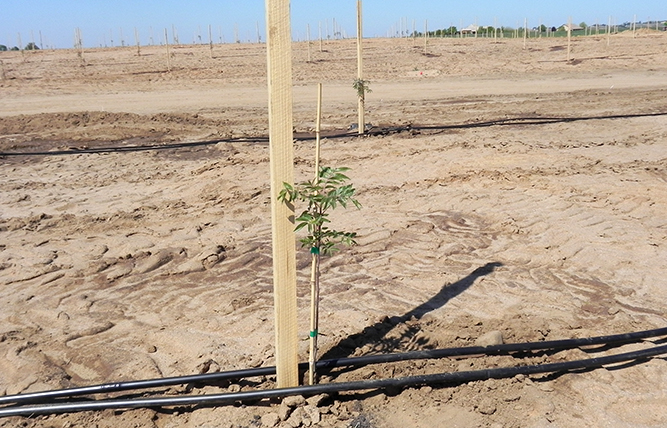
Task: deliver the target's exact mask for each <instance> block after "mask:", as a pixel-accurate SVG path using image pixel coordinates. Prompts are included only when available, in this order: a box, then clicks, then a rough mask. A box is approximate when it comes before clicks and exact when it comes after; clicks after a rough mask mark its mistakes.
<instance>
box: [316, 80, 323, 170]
mask: <svg viewBox="0 0 667 428" xmlns="http://www.w3.org/2000/svg"><path fill="white" fill-rule="evenodd" d="M321 131H322V84H321V83H318V84H317V120H316V121H315V180H319V178H320V138H321V135H322V134H321Z"/></svg>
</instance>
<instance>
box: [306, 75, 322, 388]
mask: <svg viewBox="0 0 667 428" xmlns="http://www.w3.org/2000/svg"><path fill="white" fill-rule="evenodd" d="M321 129H322V84H321V83H318V84H317V119H316V121H315V182H316V183H318V182H319V181H320V151H321V150H320V136H321ZM319 318H320V254H319V253H315V252H311V266H310V334H309V336H310V349H309V356H308V383H309V384H310V385H315V383H316V376H317V370H316V368H317V367H316V364H317V336H318V335H319V330H318V329H319Z"/></svg>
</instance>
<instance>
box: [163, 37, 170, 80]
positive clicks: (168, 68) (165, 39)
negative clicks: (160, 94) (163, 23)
mask: <svg viewBox="0 0 667 428" xmlns="http://www.w3.org/2000/svg"><path fill="white" fill-rule="evenodd" d="M164 44H165V46H167V71H171V52H169V35H168V34H167V29H166V28H165V29H164Z"/></svg>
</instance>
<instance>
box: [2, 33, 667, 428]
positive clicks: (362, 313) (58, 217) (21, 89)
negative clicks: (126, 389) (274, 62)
mask: <svg viewBox="0 0 667 428" xmlns="http://www.w3.org/2000/svg"><path fill="white" fill-rule="evenodd" d="M310 49H311V52H310V56H311V61H308V56H309V53H308V47H307V45H306V44H305V43H297V44H295V45H294V85H295V87H294V89H295V91H294V120H295V123H294V127H295V130H296V131H297V133H299V135H300V134H305V133H310V132H312V131H313V128H314V126H315V100H316V84H317V83H318V82H322V83H324V107H323V127H324V129H325V131H327V132H338V133H345V132H347V130H348V128H349V127H350V126H351V125H352V124H353V123H354V122H356V117H357V116H356V111H355V108H356V98H355V96H356V95H355V91H354V89H352V87H351V84H352V81H353V80H354V78H355V77H356V69H355V67H356V57H355V55H356V47H355V42H354V41H351V40H341V41H325V42H324V43H323V46H322V48H321V50H320V45H319V43H318V42H315V43H312V45H311V47H310ZM665 52H667V34H665V33H653V32H643V33H639V34H638V35H637V37H634V38H633V37H632V35H630V34H619V35H614V36H612V37H611V38H610V39H607V37H606V36H604V37H603V36H600V37H587V38H575V39H574V41H573V46H572V53H571V55H572V60H571V61H567V46H566V40H564V39H547V38H541V39H531V40H528V42H527V45H526V48H525V49H524V45H523V40H512V39H499V40H497V41H495V42H494V41H493V40H491V39H484V38H479V39H474V38H470V39H444V40H436V39H430V40H428V41H427V43H425V42H424V40H423V39H422V40H412V39H373V40H367V41H366V43H365V72H366V76H367V79H369V80H370V81H371V85H370V86H371V89H372V91H373V92H372V93H370V94H369V95H368V97H367V108H368V112H367V117H366V118H367V120H368V122H370V123H372V125H373V126H374V128H373V130H374V131H378V130H379V131H382V130H383V132H378V133H377V134H376V135H373V136H366V137H362V138H357V137H355V136H354V135H353V133H349V135H344V136H339V137H337V138H327V139H325V140H324V141H323V148H322V156H323V164H325V165H330V166H347V167H350V168H351V171H350V177H351V179H352V182H353V184H354V185H355V187H356V188H357V189H358V199H359V201H360V202H361V203H362V205H363V208H362V209H361V210H360V211H357V210H356V209H348V210H342V211H336V213H335V215H334V225H335V226H336V227H338V228H343V229H345V230H348V231H355V232H357V233H358V234H359V236H360V239H359V245H358V246H355V247H353V248H350V249H345V250H343V251H342V252H341V253H339V254H337V255H335V256H333V257H331V258H328V259H326V260H325V261H324V262H323V266H322V274H323V278H322V281H323V283H322V287H323V290H322V308H321V320H320V331H321V333H322V334H323V336H322V337H321V339H320V341H321V345H322V354H323V358H332V357H340V356H348V355H365V354H371V353H377V352H400V351H406V350H417V349H432V348H443V347H454V346H469V345H474V344H475V343H477V340H478V339H479V338H480V337H482V336H485V335H487V334H489V333H492V332H500V333H501V334H502V337H503V339H504V341H505V342H506V343H513V342H526V341H540V340H555V339H568V338H577V337H589V336H597V335H607V334H616V333H626V332H632V331H638V330H645V329H651V328H659V327H665V326H666V325H667V316H666V315H665V301H667V275H666V274H667V56H666V55H665ZM171 53H172V57H171V58H170V61H169V63H170V64H168V63H167V56H166V52H165V50H164V47H158V46H155V47H142V48H141V55H140V56H138V55H137V51H136V48H115V49H91V50H86V51H85V52H84V54H83V56H82V57H79V56H77V54H76V52H74V51H71V50H59V51H39V52H26V53H25V54H23V55H22V54H21V53H20V52H0V62H1V63H0V67H1V68H0V73H1V74H0V78H1V79H2V80H0V152H1V154H0V184H1V186H2V191H1V192H0V285H1V287H0V307H1V308H2V310H1V311H0V395H8V394H18V393H25V392H33V391H41V390H47V389H54V388H65V387H73V386H83V385H91V384H97V383H106V382H111V381H120V380H132V379H145V378H153V377H163V376H180V375H188V374H195V373H203V372H211V371H216V370H230V369H236V368H247V367H258V366H269V365H273V363H274V346H273V342H274V340H273V335H274V332H273V321H272V320H273V296H272V279H271V248H270V243H271V227H270V200H269V155H268V144H267V143H266V142H265V140H264V138H263V137H265V136H266V135H267V129H268V119H267V108H266V99H267V95H266V92H267V91H266V77H265V70H266V61H265V50H264V46H263V45H252V44H228V45H222V46H215V47H214V50H213V53H212V55H211V53H210V51H209V48H208V46H176V47H172V51H171ZM168 66H170V67H171V70H168ZM394 128H398V129H394ZM244 138H248V139H247V140H244ZM223 139H225V140H229V139H232V140H231V142H227V141H225V142H217V143H216V141H220V140H223ZM197 142H202V143H204V142H206V143H205V144H193V145H187V144H181V143H197ZM145 146H158V147H156V148H155V149H152V150H144V149H145ZM100 149H104V150H100ZM96 150H97V151H96ZM295 157H296V159H295V168H296V174H297V178H298V179H304V178H307V177H310V176H311V175H312V168H313V165H314V161H313V143H312V141H309V140H299V141H297V142H296V143H295ZM298 267H299V311H300V312H299V319H300V335H301V337H303V339H304V340H303V341H302V342H301V344H300V356H301V359H302V360H303V361H306V360H307V340H306V338H307V336H308V319H307V318H308V304H309V298H308V277H309V272H308V268H309V254H307V252H306V251H299V252H298ZM654 342H655V341H654ZM658 342H659V341H658ZM663 342H664V341H663ZM648 346H653V344H652V343H650V342H648V341H646V342H644V343H634V344H629V345H625V346H620V347H614V348H611V349H595V350H590V349H589V350H582V349H575V350H568V351H560V352H550V353H536V354H530V355H515V356H494V357H477V358H469V359H443V360H427V361H413V362H403V363H391V364H383V365H376V366H368V367H364V368H361V369H358V370H354V371H344V372H332V373H329V374H327V375H326V376H324V378H323V379H322V381H323V382H340V381H348V380H359V379H374V378H387V377H398V376H409V375H416V374H422V373H438V372H447V371H464V370H475V369H483V368H493V367H511V366H515V365H525V364H539V363H550V362H560V361H567V360H573V359H581V358H590V357H593V356H600V355H611V354H615V353H619V352H624V351H628V350H635V349H643V348H646V347H648ZM666 384H667V360H666V359H665V358H664V357H656V358H653V359H649V360H645V361H644V360H642V361H638V362H636V363H633V364H623V365H620V366H618V365H617V366H607V367H605V368H601V369H596V370H583V371H578V372H576V373H558V374H553V375H531V376H517V377H514V378H511V379H499V380H487V381H475V382H469V383H463V384H448V385H432V386H424V387H417V388H406V389H404V390H393V391H387V390H381V391H362V392H358V393H345V394H339V395H333V396H328V397H322V399H321V400H318V401H319V402H318V403H314V404H313V403H312V402H311V403H310V404H308V405H305V406H304V405H299V404H294V405H295V406H297V407H296V409H293V408H290V409H289V410H291V411H288V410H285V406H286V405H285V404H282V405H281V404H280V402H270V401H262V402H255V403H237V404H235V405H228V406H219V407H200V408H175V409H174V408H165V409H141V410H128V411H112V410H107V411H101V412H82V413H75V414H68V415H57V416H34V417H30V418H23V417H20V418H19V417H13V418H4V419H0V426H1V427H14V426H21V427H75V426H86V427H157V428H175V427H224V428H229V427H233V428H237V427H253V426H280V427H298V426H321V427H354V428H363V427H365V428H372V427H377V428H385V427H387V428H403V427H433V426H447V427H494V428H500V427H507V428H509V427H573V426H576V427H601V426H605V427H630V426H631V427H664V426H666V425H667V390H665V385H666ZM273 385H274V379H273V378H272V377H267V378H253V379H250V380H247V381H243V382H240V383H234V384H229V383H224V384H219V385H215V386H206V387H199V386H192V385H190V386H183V387H170V388H163V389H158V390H156V391H154V392H155V393H156V394H160V395H161V394H167V395H169V396H179V395H185V394H212V393H219V392H226V391H238V390H250V389H253V388H271V387H273ZM118 395H119V394H116V395H115V396H118ZM120 395H121V396H122V394H120Z"/></svg>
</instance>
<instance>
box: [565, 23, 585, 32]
mask: <svg viewBox="0 0 667 428" xmlns="http://www.w3.org/2000/svg"><path fill="white" fill-rule="evenodd" d="M569 26H570V24H563V25H562V26H561V27H560V28H562V29H563V30H564V31H568V27H569ZM570 31H572V32H573V33H574V32H575V31H584V27H581V26H579V25H577V24H572V28H570Z"/></svg>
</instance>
